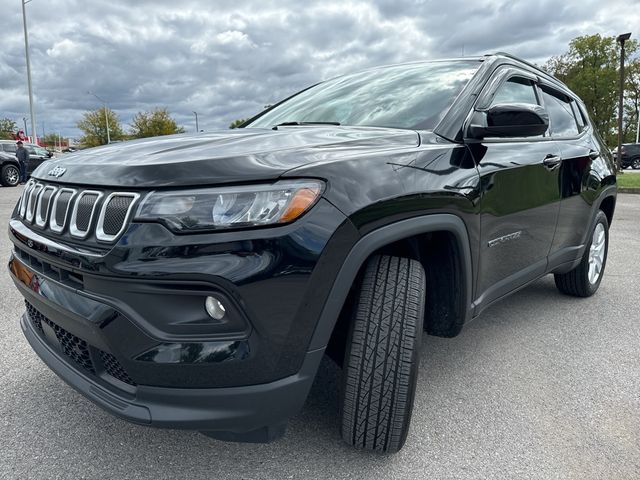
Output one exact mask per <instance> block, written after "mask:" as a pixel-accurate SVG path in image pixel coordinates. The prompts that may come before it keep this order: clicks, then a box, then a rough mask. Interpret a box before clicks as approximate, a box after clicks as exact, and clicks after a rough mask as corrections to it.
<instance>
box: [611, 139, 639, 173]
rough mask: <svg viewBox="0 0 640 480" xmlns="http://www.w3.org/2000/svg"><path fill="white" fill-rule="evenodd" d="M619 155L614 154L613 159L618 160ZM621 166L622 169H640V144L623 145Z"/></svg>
mask: <svg viewBox="0 0 640 480" xmlns="http://www.w3.org/2000/svg"><path fill="white" fill-rule="evenodd" d="M617 153H618V152H615V151H614V153H613V158H614V159H615V158H617V156H618V155H617ZM621 153H622V155H621V161H620V166H621V167H622V168H629V167H631V168H633V169H634V170H638V169H640V143H625V144H624V145H622V150H621Z"/></svg>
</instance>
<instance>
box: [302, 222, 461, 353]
mask: <svg viewBox="0 0 640 480" xmlns="http://www.w3.org/2000/svg"><path fill="white" fill-rule="evenodd" d="M436 231H446V232H450V233H452V234H453V235H454V237H455V239H456V242H457V247H458V252H460V254H461V255H462V257H463V258H462V262H461V263H462V268H463V269H464V271H463V272H462V275H463V278H464V286H463V288H464V294H463V301H464V307H465V309H464V311H465V319H464V320H465V322H466V321H468V320H469V319H470V318H471V308H470V304H471V298H472V285H473V272H472V268H471V250H470V246H469V245H470V243H469V234H468V233H467V228H466V226H465V224H464V222H463V221H462V219H461V218H460V217H457V216H455V215H451V214H431V215H424V216H421V217H416V218H409V219H407V220H402V221H399V222H396V223H392V224H390V225H385V226H384V227H380V228H379V229H377V230H374V231H373V232H370V233H368V234H367V235H365V236H364V237H362V238H361V239H360V240H358V242H357V243H356V244H355V245H354V246H353V248H352V249H351V251H350V252H349V254H348V255H347V258H346V259H345V261H344V263H343V265H342V268H341V269H340V272H339V273H338V275H337V277H336V280H335V282H334V284H333V287H332V288H331V292H330V293H329V298H328V299H327V302H326V304H325V306H324V308H323V310H322V313H321V315H320V318H319V320H318V323H317V325H316V329H315V331H314V333H313V337H312V338H311V343H310V344H309V347H308V349H307V350H308V351H311V350H316V349H318V348H324V347H326V346H327V344H328V343H329V339H330V338H331V333H332V332H333V328H334V326H335V324H336V321H337V319H338V316H339V314H340V310H341V309H342V306H343V305H344V302H345V300H346V298H347V295H348V293H349V289H350V288H351V286H352V284H353V282H354V280H355V278H356V275H357V274H358V272H359V270H360V268H361V267H362V265H363V264H364V262H365V261H366V260H367V258H368V257H369V256H370V255H371V254H372V253H373V252H375V251H376V250H378V249H380V248H382V247H384V246H385V245H388V244H389V243H393V242H396V241H398V240H402V239H404V238H408V237H412V236H414V235H419V234H422V233H429V232H436Z"/></svg>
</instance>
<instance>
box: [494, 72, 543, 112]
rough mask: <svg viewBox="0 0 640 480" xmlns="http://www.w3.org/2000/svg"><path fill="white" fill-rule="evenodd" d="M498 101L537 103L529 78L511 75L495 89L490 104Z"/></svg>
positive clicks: (498, 102)
mask: <svg viewBox="0 0 640 480" xmlns="http://www.w3.org/2000/svg"><path fill="white" fill-rule="evenodd" d="M500 103H530V104H533V105H537V104H538V100H537V99H536V92H535V91H534V90H533V84H532V83H531V80H527V79H526V78H519V77H512V78H510V79H509V80H507V81H506V82H504V83H503V84H502V85H500V87H499V88H498V90H497V91H496V94H495V96H494V97H493V101H492V102H491V106H493V105H498V104H500Z"/></svg>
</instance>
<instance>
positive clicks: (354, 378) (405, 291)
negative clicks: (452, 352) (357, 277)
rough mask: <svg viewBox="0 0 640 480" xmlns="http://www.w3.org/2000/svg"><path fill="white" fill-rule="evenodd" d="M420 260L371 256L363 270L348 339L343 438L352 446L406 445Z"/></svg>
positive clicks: (383, 448)
mask: <svg viewBox="0 0 640 480" xmlns="http://www.w3.org/2000/svg"><path fill="white" fill-rule="evenodd" d="M425 288H426V286H425V273H424V270H423V269H422V265H421V264H420V262H418V261H416V260H410V259H408V258H400V257H391V256H375V257H373V258H371V260H370V261H369V263H368V264H367V266H366V269H365V272H364V276H363V279H362V284H361V286H360V291H359V293H358V295H357V298H356V304H355V308H354V310H353V312H354V313H353V318H352V321H351V325H350V331H349V336H348V340H347V346H346V352H345V361H344V373H343V377H344V378H343V389H342V398H341V405H342V438H343V439H344V440H345V441H346V442H347V443H349V444H351V445H353V446H354V447H356V448H361V449H367V450H375V451H380V452H397V451H398V450H400V449H401V448H402V446H403V445H404V443H405V441H406V438H407V433H408V431H409V424H410V420H411V411H412V409H413V398H414V395H415V386H416V381H417V378H418V363H419V361H420V357H419V354H420V341H421V336H422V329H423V319H424V302H425Z"/></svg>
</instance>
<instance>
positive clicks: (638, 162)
mask: <svg viewBox="0 0 640 480" xmlns="http://www.w3.org/2000/svg"><path fill="white" fill-rule="evenodd" d="M631 168H633V169H634V170H638V169H640V157H636V158H634V159H633V160H631Z"/></svg>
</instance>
